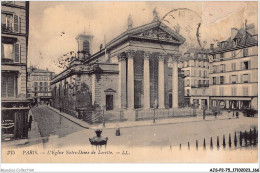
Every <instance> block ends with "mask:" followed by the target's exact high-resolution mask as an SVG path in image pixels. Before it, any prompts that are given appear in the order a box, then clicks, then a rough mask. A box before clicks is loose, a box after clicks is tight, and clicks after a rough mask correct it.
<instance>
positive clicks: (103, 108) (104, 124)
mask: <svg viewBox="0 0 260 173" xmlns="http://www.w3.org/2000/svg"><path fill="white" fill-rule="evenodd" d="M102 111H103V112H102V113H103V127H106V123H105V106H102Z"/></svg>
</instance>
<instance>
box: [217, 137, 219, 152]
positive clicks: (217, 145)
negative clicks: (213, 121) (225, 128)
mask: <svg viewBox="0 0 260 173" xmlns="http://www.w3.org/2000/svg"><path fill="white" fill-rule="evenodd" d="M217 148H218V149H219V137H218V136H217Z"/></svg>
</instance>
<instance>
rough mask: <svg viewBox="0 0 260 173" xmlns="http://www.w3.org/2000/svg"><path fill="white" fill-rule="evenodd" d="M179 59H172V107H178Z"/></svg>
mask: <svg viewBox="0 0 260 173" xmlns="http://www.w3.org/2000/svg"><path fill="white" fill-rule="evenodd" d="M178 95H179V93H178V57H172V107H173V108H177V107H178V105H179V104H178Z"/></svg>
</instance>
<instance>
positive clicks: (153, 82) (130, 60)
mask: <svg viewBox="0 0 260 173" xmlns="http://www.w3.org/2000/svg"><path fill="white" fill-rule="evenodd" d="M85 38H87V37H84V39H85ZM184 41H185V39H184V38H183V37H182V36H181V35H179V34H178V33H176V32H175V31H173V30H171V29H170V28H168V27H167V26H166V25H164V24H163V23H159V22H158V20H155V21H153V22H151V23H148V24H145V25H142V26H139V27H135V28H134V27H132V24H131V27H130V28H128V29H127V30H126V31H125V32H123V33H122V34H120V35H119V36H118V37H116V38H114V39H112V40H111V41H110V42H108V43H106V45H105V48H104V49H101V50H100V51H99V52H97V53H95V54H94V55H90V56H87V55H85V56H83V57H82V58H81V59H80V60H78V61H79V63H80V64H78V65H77V64H75V65H74V66H75V68H76V66H80V65H84V66H86V67H87V66H89V70H88V69H83V70H81V71H79V73H77V75H78V76H80V78H82V79H91V80H86V82H85V85H86V86H87V88H91V89H90V90H89V91H88V92H89V95H90V96H91V97H90V98H89V100H90V104H92V105H95V106H94V108H97V107H103V108H104V107H105V109H106V110H105V111H115V112H116V111H118V112H120V115H121V112H122V111H123V114H124V118H125V119H128V120H134V119H135V110H136V109H143V110H148V109H151V108H154V107H156V108H160V109H168V108H169V107H173V108H176V107H178V96H179V95H178V94H179V93H178V91H179V90H178V83H179V80H178V74H179V71H178V66H177V59H176V57H177V56H178V55H179V46H180V45H181V44H183V43H184ZM80 43H81V42H80ZM79 48H82V46H79ZM83 48H84V46H83ZM80 51H82V50H79V52H80ZM170 63H171V64H170ZM95 64H96V65H95ZM94 65H95V66H97V69H98V70H91V69H92V68H93V66H94ZM74 66H73V67H71V68H74ZM93 69H96V68H93ZM67 71H68V72H70V70H67ZM65 72H66V71H64V75H63V76H64V77H66V74H65ZM72 72H73V71H72ZM61 76H62V75H61ZM58 78H59V77H58ZM58 78H57V79H55V80H57V81H59V80H63V79H61V77H60V78H59V79H58ZM115 80H116V81H115ZM90 81H92V82H90ZM53 84H55V82H53ZM78 85H79V86H81V84H78ZM78 90H79V89H78ZM170 90H171V93H170V92H169V91H170ZM78 92H79V95H80V90H79V91H78ZM170 98H171V99H170ZM86 99H87V98H86ZM89 107H91V105H89ZM75 109H76V108H75ZM84 109H88V108H87V107H86V108H84ZM118 115H119V114H118Z"/></svg>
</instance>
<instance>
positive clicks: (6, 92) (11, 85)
mask: <svg viewBox="0 0 260 173" xmlns="http://www.w3.org/2000/svg"><path fill="white" fill-rule="evenodd" d="M1 93H2V97H3V98H13V97H16V93H17V75H16V74H15V73H2V80H1Z"/></svg>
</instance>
